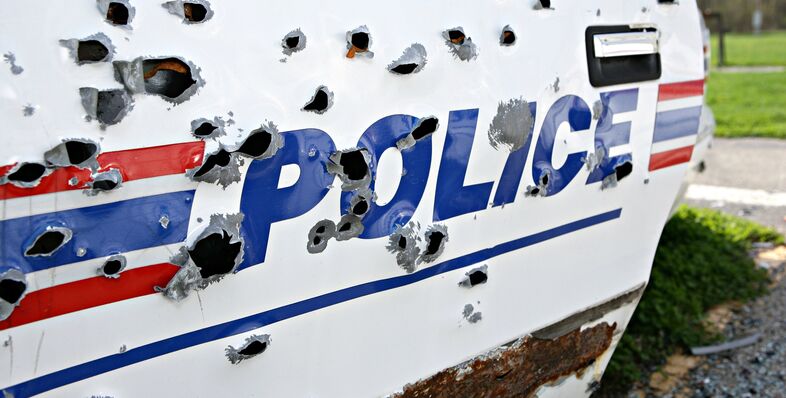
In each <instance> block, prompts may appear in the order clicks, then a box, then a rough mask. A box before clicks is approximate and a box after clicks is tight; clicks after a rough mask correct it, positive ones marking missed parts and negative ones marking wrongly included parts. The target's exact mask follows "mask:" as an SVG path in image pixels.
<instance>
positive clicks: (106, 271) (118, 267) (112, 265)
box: [98, 254, 126, 279]
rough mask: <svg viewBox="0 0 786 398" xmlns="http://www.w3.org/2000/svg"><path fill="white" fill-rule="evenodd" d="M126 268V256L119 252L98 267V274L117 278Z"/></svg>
mask: <svg viewBox="0 0 786 398" xmlns="http://www.w3.org/2000/svg"><path fill="white" fill-rule="evenodd" d="M125 268H126V258H125V256H122V255H119V254H118V255H114V256H111V257H109V258H108V259H106V261H105V262H104V264H103V265H101V267H100V268H99V269H98V274H99V275H101V276H104V277H106V278H109V279H117V278H119V277H120V273H121V272H123V270H124V269H125Z"/></svg>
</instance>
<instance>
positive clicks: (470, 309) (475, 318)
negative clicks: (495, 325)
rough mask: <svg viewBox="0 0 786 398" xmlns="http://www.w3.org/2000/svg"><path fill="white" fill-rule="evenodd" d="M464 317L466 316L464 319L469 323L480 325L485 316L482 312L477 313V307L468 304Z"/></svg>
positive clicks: (463, 313)
mask: <svg viewBox="0 0 786 398" xmlns="http://www.w3.org/2000/svg"><path fill="white" fill-rule="evenodd" d="M462 315H464V319H466V320H467V322H469V323H478V322H480V321H481V320H482V319H483V314H482V313H481V312H476V311H475V306H473V305H472V304H467V305H465V306H464V310H463V311H462Z"/></svg>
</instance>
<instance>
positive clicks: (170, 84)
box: [142, 58, 196, 99]
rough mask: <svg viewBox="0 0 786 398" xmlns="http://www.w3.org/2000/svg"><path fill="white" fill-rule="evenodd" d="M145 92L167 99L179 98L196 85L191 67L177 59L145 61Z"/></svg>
mask: <svg viewBox="0 0 786 398" xmlns="http://www.w3.org/2000/svg"><path fill="white" fill-rule="evenodd" d="M142 66H143V68H144V71H145V74H144V77H145V91H147V92H148V93H152V94H158V95H160V96H163V97H167V98H171V99H174V98H177V97H179V96H180V95H181V94H183V93H184V92H185V91H186V90H188V89H189V88H190V87H191V86H193V85H194V84H196V80H194V79H193V78H192V77H191V67H189V66H188V64H186V63H185V62H183V61H181V60H179V59H177V58H164V59H150V60H146V61H143V63H142Z"/></svg>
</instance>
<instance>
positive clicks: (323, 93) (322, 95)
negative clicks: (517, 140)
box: [302, 86, 333, 115]
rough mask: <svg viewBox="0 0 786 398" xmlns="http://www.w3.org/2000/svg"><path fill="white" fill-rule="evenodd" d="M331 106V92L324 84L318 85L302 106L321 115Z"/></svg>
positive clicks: (305, 109)
mask: <svg viewBox="0 0 786 398" xmlns="http://www.w3.org/2000/svg"><path fill="white" fill-rule="evenodd" d="M332 106H333V92H332V91H330V90H328V88H327V87H325V86H319V87H318V88H317V91H316V92H315V93H314V95H313V96H312V97H311V99H310V100H309V101H308V102H307V103H306V105H304V106H303V109H302V110H304V111H306V112H314V113H316V114H318V115H321V114H323V113H325V112H327V111H328V109H330V107H332Z"/></svg>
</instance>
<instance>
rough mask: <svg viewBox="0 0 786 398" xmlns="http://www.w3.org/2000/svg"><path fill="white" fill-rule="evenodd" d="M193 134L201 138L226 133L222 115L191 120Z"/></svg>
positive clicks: (214, 136)
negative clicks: (210, 118)
mask: <svg viewBox="0 0 786 398" xmlns="http://www.w3.org/2000/svg"><path fill="white" fill-rule="evenodd" d="M191 134H193V135H194V137H196V138H200V139H207V138H216V137H220V136H222V135H224V120H223V119H221V118H220V117H216V118H214V119H213V120H208V119H205V118H200V119H196V120H194V121H192V122H191Z"/></svg>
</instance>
